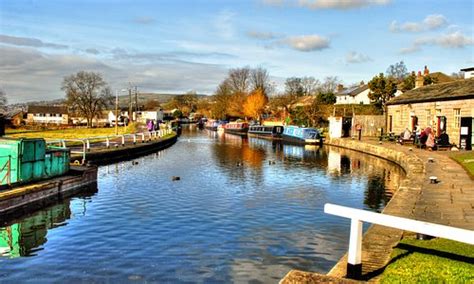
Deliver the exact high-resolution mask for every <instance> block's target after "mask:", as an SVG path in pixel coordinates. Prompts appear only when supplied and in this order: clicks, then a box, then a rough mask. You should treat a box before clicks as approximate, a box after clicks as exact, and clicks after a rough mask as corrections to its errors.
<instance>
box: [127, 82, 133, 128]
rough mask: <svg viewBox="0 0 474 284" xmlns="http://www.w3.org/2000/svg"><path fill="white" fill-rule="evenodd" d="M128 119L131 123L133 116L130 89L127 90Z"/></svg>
mask: <svg viewBox="0 0 474 284" xmlns="http://www.w3.org/2000/svg"><path fill="white" fill-rule="evenodd" d="M128 119H129V120H130V121H133V115H132V89H131V88H129V89H128Z"/></svg>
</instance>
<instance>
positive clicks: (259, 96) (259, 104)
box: [243, 89, 268, 120]
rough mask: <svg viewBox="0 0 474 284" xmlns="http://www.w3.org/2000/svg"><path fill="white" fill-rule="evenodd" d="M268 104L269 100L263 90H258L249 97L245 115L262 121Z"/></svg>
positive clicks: (244, 106) (244, 107)
mask: <svg viewBox="0 0 474 284" xmlns="http://www.w3.org/2000/svg"><path fill="white" fill-rule="evenodd" d="M267 102H268V98H267V96H266V95H265V94H264V93H263V91H262V89H256V90H255V91H253V92H252V93H251V94H250V95H248V96H247V98H246V100H245V102H244V105H243V111H244V114H245V115H246V116H248V117H251V118H254V119H257V120H260V118H261V116H262V114H263V111H264V109H265V106H266V105H267Z"/></svg>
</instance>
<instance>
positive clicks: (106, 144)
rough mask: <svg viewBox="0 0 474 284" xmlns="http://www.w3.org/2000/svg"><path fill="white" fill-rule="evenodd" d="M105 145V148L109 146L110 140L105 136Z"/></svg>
mask: <svg viewBox="0 0 474 284" xmlns="http://www.w3.org/2000/svg"><path fill="white" fill-rule="evenodd" d="M105 146H107V149H108V148H110V140H109V137H106V138H105Z"/></svg>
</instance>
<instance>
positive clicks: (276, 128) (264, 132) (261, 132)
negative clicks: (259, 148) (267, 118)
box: [248, 125, 283, 139]
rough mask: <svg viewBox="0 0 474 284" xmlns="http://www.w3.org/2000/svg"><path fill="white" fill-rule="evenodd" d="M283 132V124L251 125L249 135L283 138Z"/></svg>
mask: <svg viewBox="0 0 474 284" xmlns="http://www.w3.org/2000/svg"><path fill="white" fill-rule="evenodd" d="M282 133H283V126H281V125H251V126H250V127H249V134H248V135H249V136H253V137H259V138H267V139H281V134H282Z"/></svg>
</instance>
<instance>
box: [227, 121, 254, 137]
mask: <svg viewBox="0 0 474 284" xmlns="http://www.w3.org/2000/svg"><path fill="white" fill-rule="evenodd" d="M248 130H249V124H248V123H247V122H237V121H232V122H229V123H227V124H226V125H224V132H225V133H229V134H237V135H242V136H246V135H247V132H248Z"/></svg>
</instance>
